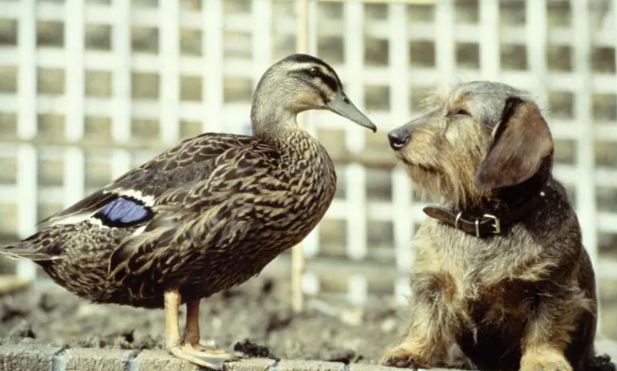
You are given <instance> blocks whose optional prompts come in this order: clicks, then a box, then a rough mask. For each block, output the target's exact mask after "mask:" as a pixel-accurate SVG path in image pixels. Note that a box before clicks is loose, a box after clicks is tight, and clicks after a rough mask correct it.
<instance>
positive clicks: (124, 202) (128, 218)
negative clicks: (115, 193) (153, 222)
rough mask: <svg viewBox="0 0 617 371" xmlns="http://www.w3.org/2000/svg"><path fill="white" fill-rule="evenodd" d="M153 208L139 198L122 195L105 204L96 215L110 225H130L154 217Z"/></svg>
mask: <svg viewBox="0 0 617 371" xmlns="http://www.w3.org/2000/svg"><path fill="white" fill-rule="evenodd" d="M152 215H153V214H152V209H150V208H149V207H147V206H146V205H144V204H143V203H142V202H140V201H139V200H136V199H133V198H130V197H125V196H120V197H118V198H116V199H114V200H112V201H111V202H109V203H108V204H107V205H105V206H103V207H102V208H101V209H100V210H99V211H98V212H97V213H96V214H94V217H95V218H97V219H99V220H101V222H102V223H103V224H104V225H106V226H109V227H130V226H133V225H136V224H140V223H142V222H144V221H146V220H149V219H150V218H152Z"/></svg>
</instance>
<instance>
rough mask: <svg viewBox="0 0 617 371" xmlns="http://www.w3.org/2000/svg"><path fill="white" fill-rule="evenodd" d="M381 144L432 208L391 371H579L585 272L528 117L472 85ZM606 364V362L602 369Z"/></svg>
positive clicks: (590, 286) (548, 141)
mask: <svg viewBox="0 0 617 371" xmlns="http://www.w3.org/2000/svg"><path fill="white" fill-rule="evenodd" d="M428 106H429V110H428V111H429V112H428V113H427V114H425V115H423V116H421V117H419V118H417V119H415V120H413V121H411V122H409V123H407V124H405V125H403V126H401V127H398V128H396V129H394V130H392V131H390V132H389V133H388V139H389V141H390V146H391V147H392V149H393V150H394V151H395V154H396V157H397V158H398V159H399V160H400V161H401V162H402V163H403V164H404V165H405V166H406V169H407V171H408V173H409V175H410V177H411V179H412V181H413V182H414V183H416V184H417V185H418V186H419V188H420V189H421V190H422V191H423V192H424V193H426V195H427V196H428V197H429V198H431V199H432V200H433V201H435V202H436V203H437V205H435V206H429V207H426V208H425V209H424V211H425V213H426V214H427V215H428V216H429V218H427V219H426V221H425V222H424V223H423V224H422V225H421V227H420V228H419V229H418V231H417V233H416V235H415V236H414V239H413V246H414V248H415V254H416V257H415V261H414V264H413V267H412V273H411V289H412V290H411V292H412V296H411V308H410V317H411V324H410V327H409V330H408V332H407V335H406V337H405V339H404V340H403V342H402V343H401V344H400V345H398V346H396V347H394V348H393V349H390V350H388V351H387V352H386V353H385V354H384V356H383V358H382V363H384V364H386V365H389V366H396V367H410V368H430V367H457V368H480V369H503V370H517V369H521V370H530V371H531V370H533V371H536V370H584V369H587V368H588V367H589V364H590V361H591V360H592V359H593V355H594V349H593V340H594V336H595V332H596V317H597V312H596V310H597V309H596V307H597V300H596V293H595V279H594V271H593V268H592V265H591V262H590V259H589V256H588V254H587V252H586V251H585V249H584V247H583V245H582V242H581V231H580V227H579V223H578V220H577V217H576V214H575V212H574V210H573V209H572V207H571V206H570V203H569V202H568V198H567V195H566V191H565V189H564V187H563V186H562V185H561V184H560V183H559V182H558V181H557V180H555V179H554V178H553V176H552V175H551V167H552V160H553V141H552V138H551V134H550V131H549V128H548V125H547V123H546V121H545V119H544V118H543V116H542V113H541V111H540V109H539V108H538V106H537V105H536V104H535V103H534V102H533V101H532V100H531V99H530V98H528V97H527V96H526V95H525V94H524V93H522V92H521V91H519V90H517V89H515V88H513V87H510V86H508V85H505V84H502V83H497V82H487V81H475V82H469V83H463V84H460V85H458V86H457V87H456V88H454V89H453V90H451V91H450V92H449V93H448V94H447V95H444V96H434V97H431V98H430V99H429V102H428ZM605 361H606V360H605ZM613 367H614V365H613Z"/></svg>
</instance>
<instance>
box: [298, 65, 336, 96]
mask: <svg viewBox="0 0 617 371" xmlns="http://www.w3.org/2000/svg"><path fill="white" fill-rule="evenodd" d="M302 72H303V73H304V74H305V75H306V76H308V77H309V78H311V79H314V78H318V79H320V80H321V81H322V82H323V83H324V84H325V85H326V86H327V87H328V88H330V90H332V91H338V86H339V83H338V82H337V80H336V79H334V78H333V77H331V76H328V75H326V74H324V73H323V72H321V70H318V72H317V74H312V73H311V72H310V71H309V70H304V71H302Z"/></svg>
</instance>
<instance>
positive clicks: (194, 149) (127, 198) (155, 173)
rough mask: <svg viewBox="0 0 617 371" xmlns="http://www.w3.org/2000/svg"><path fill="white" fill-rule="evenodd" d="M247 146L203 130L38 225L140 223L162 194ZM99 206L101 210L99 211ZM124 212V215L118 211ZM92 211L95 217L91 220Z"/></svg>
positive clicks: (248, 142) (245, 142)
mask: <svg viewBox="0 0 617 371" xmlns="http://www.w3.org/2000/svg"><path fill="white" fill-rule="evenodd" d="M250 145H251V138H250V137H247V136H239V135H231V134H214V133H207V134H202V135H200V136H198V137H195V138H192V139H188V140H185V141H184V142H182V143H180V144H179V145H177V146H176V147H174V148H172V149H170V150H168V151H166V152H163V153H162V154H160V155H158V156H157V157H155V158H154V159H152V160H150V161H148V162H146V163H144V164H143V165H141V166H139V167H138V168H135V169H133V170H131V171H129V172H127V173H126V174H124V175H123V176H121V177H120V178H118V179H116V180H115V181H114V182H112V183H111V184H109V185H107V186H105V187H104V188H103V189H101V190H99V191H97V192H95V193H93V194H91V195H90V196H88V197H86V198H84V199H82V200H81V201H79V202H77V203H75V204H74V205H73V206H71V207H69V208H67V209H65V210H63V211H61V212H60V213H58V214H55V215H53V216H51V217H49V218H47V219H45V220H44V221H43V222H41V227H43V228H44V227H47V226H50V225H56V224H76V223H79V222H82V221H84V220H91V221H93V222H95V223H98V220H101V221H103V222H105V221H109V222H111V224H114V223H116V224H117V222H120V223H122V220H125V221H126V220H129V221H132V222H130V223H129V224H126V225H135V223H136V222H144V221H146V220H148V218H147V216H150V217H151V216H152V215H151V214H152V207H153V206H154V204H156V203H158V202H157V200H158V198H159V197H161V196H162V195H163V194H165V193H167V192H170V191H174V190H176V189H181V188H184V187H186V186H187V185H190V184H192V183H194V182H196V181H198V180H200V179H202V178H204V177H207V176H208V174H209V173H210V172H212V170H213V169H214V168H215V167H216V166H217V158H219V157H220V156H221V155H222V154H225V153H226V152H236V151H237V149H241V148H244V147H246V146H250ZM103 209H105V212H102V211H101V210H103ZM125 212H126V213H128V214H127V215H124V214H122V213H125ZM95 214H96V215H98V217H96V218H94V219H92V218H93V217H94V216H95ZM108 214H109V215H108ZM129 214H130V215H129ZM109 216H111V219H110V218H109ZM138 216H140V217H138ZM103 225H106V223H103ZM116 226H118V225H116Z"/></svg>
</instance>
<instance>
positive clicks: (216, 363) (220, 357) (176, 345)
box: [165, 290, 231, 370]
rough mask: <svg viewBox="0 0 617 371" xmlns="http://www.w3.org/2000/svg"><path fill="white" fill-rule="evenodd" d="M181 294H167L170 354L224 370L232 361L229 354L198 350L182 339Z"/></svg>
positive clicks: (166, 326)
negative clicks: (227, 361)
mask: <svg viewBox="0 0 617 371" xmlns="http://www.w3.org/2000/svg"><path fill="white" fill-rule="evenodd" d="M181 299H182V298H181V296H180V293H179V292H178V291H177V290H170V291H166V292H165V337H166V340H167V348H168V349H169V352H170V353H171V354H173V355H174V356H176V357H178V358H182V359H185V360H187V361H189V362H192V363H195V364H197V365H200V366H204V367H209V368H212V369H215V370H221V369H222V368H223V362H224V361H226V360H228V359H231V357H230V356H229V355H228V354H220V353H211V352H206V351H200V350H197V349H195V348H194V347H193V345H191V344H190V343H188V342H186V341H183V340H182V338H181V337H180V326H179V325H178V312H179V310H180V303H181V302H182V300H181Z"/></svg>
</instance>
